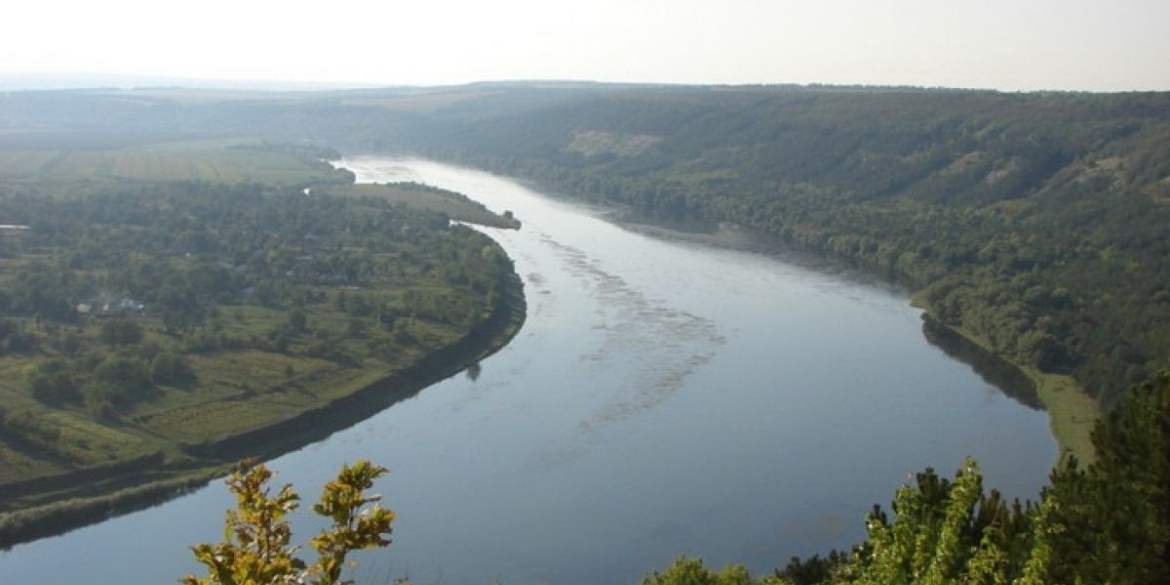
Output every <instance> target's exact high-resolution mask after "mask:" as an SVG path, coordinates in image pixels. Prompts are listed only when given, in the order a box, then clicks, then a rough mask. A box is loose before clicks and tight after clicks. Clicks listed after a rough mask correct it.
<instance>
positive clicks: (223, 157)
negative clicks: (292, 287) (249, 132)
mask: <svg viewBox="0 0 1170 585" xmlns="http://www.w3.org/2000/svg"><path fill="white" fill-rule="evenodd" d="M0 136H2V134H0ZM46 175H51V176H52V177H54V179H55V180H81V179H84V180H95V179H98V180H100V179H129V180H140V181H215V182H228V183H238V182H263V183H273V184H278V185H301V184H306V183H313V182H320V181H327V180H330V179H331V178H333V177H336V174H335V171H333V169H332V167H330V166H329V165H328V164H327V163H324V162H321V161H315V160H311V159H309V158H306V157H299V156H293V155H291V154H289V153H288V152H282V151H280V150H279V149H268V148H265V145H264V143H263V142H261V141H260V140H257V139H248V138H232V139H216V140H196V141H182V142H162V143H146V144H133V145H129V146H123V147H120V148H97V149H87V150H82V149H67V148H64V147H62V148H60V149H39V150H33V149H30V150H22V149H0V179H7V180H19V179H34V178H43V177H45V176H46Z"/></svg>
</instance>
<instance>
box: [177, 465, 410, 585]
mask: <svg viewBox="0 0 1170 585" xmlns="http://www.w3.org/2000/svg"><path fill="white" fill-rule="evenodd" d="M385 473H386V469H385V468H382V467H378V466H374V465H371V464H370V463H369V462H368V461H358V462H357V463H355V464H354V465H353V466H352V467H350V466H348V465H344V466H342V468H341V472H340V473H339V474H338V476H337V479H335V480H333V481H330V482H329V483H328V484H326V485H325V488H324V491H323V493H322V494H321V498H320V500H319V501H318V503H316V504H314V505H313V511H314V512H316V513H317V514H320V515H321V516H324V517H326V518H328V519H329V520H330V521H331V522H332V525H331V527H330V528H327V529H325V530H323V531H322V532H321V533H320V534H319V535H317V536H316V537H314V538H313V539H312V545H313V548H314V549H315V550H316V551H317V554H318V557H317V561H316V562H314V563H312V564H309V563H307V562H306V561H304V560H302V559H300V558H298V557H297V556H296V554H297V552H298V551H299V547H297V546H294V545H292V544H291V542H292V529H291V527H290V526H289V522H288V519H287V517H288V515H289V514H291V513H293V512H294V511H296V509H297V507H298V505H299V502H300V497H299V496H297V494H296V492H294V491H293V490H292V486H290V485H287V484H286V485H284V486H282V487H281V488H280V490H278V491H277V492H276V493H275V494H273V493H272V490H271V488H270V487H269V485H268V482H269V480H270V479H272V476H273V474H272V472H271V471H269V470H268V468H267V467H265V466H264V465H263V464H255V465H250V464H245V466H244V468H243V469H241V470H239V471H236V472H235V473H233V474H232V476H231V477H230V478H229V479H228V482H227V483H228V488H229V489H230V490H231V492H232V493H233V494H235V496H236V509H235V510H228V511H227V518H226V521H225V527H224V541H223V542H221V543H218V544H215V545H212V544H206V543H204V544H200V545H197V546H195V547H194V548H193V551H194V553H195V558H196V560H198V561H199V562H200V563H202V564H204V565H205V566H206V567H207V569H208V577H206V578H202V579H200V578H196V577H195V576H194V575H188V576H186V577H184V578H183V579H182V583H184V584H185V585H275V584H279V583H290V584H291V583H312V584H313V585H339V584H351V583H353V582H352V581H342V580H341V571H342V569H343V568H344V567H345V559H346V556H348V554H349V553H350V552H353V551H356V550H363V549H369V548H375V547H384V546H388V545H389V544H390V539H389V538H388V536H389V534H390V532H391V528H390V524H391V523H392V522H393V521H394V512H392V511H390V510H387V509H384V508H382V507H381V506H380V505H378V503H377V502H378V501H379V497H378V496H372V495H367V494H366V490H368V489H370V488H371V487H373V482H374V480H375V479H377V478H378V477H380V476H382V475H383V474H385ZM371 504H372V505H371Z"/></svg>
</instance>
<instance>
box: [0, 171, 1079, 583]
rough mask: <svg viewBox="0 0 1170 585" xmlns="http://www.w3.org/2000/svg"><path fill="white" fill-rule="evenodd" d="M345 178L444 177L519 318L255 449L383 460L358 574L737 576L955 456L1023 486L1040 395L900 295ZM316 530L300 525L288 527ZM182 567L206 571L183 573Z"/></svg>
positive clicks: (132, 559)
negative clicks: (396, 387)
mask: <svg viewBox="0 0 1170 585" xmlns="http://www.w3.org/2000/svg"><path fill="white" fill-rule="evenodd" d="M341 164H342V165H344V166H346V167H348V168H350V169H351V170H353V171H354V172H355V173H356V174H357V176H358V179H359V180H360V181H363V182H371V181H372V182H391V181H417V182H422V183H428V184H432V185H436V186H440V187H444V188H447V189H451V190H455V191H459V192H462V193H465V194H467V195H468V196H470V197H472V198H473V199H476V200H478V201H481V202H483V203H484V204H486V205H487V206H488V207H489V208H491V209H493V210H496V211H503V210H511V211H513V212H514V213H515V215H516V217H517V218H518V219H520V220H521V221H522V222H523V224H524V226H523V228H522V229H520V230H519V231H501V230H491V229H489V230H485V231H486V232H487V233H489V234H490V235H491V236H492V237H493V238H495V239H496V240H497V241H499V242H500V244H501V245H503V247H504V248H505V250H507V252H508V254H509V256H511V257H512V259H513V260H514V261H515V265H516V270H517V272H518V273H519V274H520V275H521V276H522V277H523V280H524V285H525V295H526V297H527V299H528V320H527V322H526V323H525V325H524V328H523V329H522V330H521V331H520V333H519V334H518V335H517V337H516V338H515V340H513V342H512V343H511V344H510V345H509V346H507V347H506V348H505V349H503V350H502V351H500V352H499V353H497V354H496V355H494V356H492V357H491V358H489V359H487V360H485V361H484V362H483V363H482V364H481V366H482V367H481V368H480V371H479V372H478V375H476V376H472V375H469V374H466V373H465V374H461V375H458V376H455V377H452V378H450V379H448V380H446V381H443V382H441V383H439V384H435V385H434V386H431V387H429V388H427V389H426V390H424V391H423V392H422V393H421V394H419V395H418V396H417V397H415V398H413V399H410V400H407V401H405V402H402V403H399V404H396V405H394V406H392V407H391V408H389V409H387V410H385V411H383V412H381V413H380V414H377V415H375V416H373V417H372V418H370V419H368V420H366V421H364V422H362V423H360V424H358V425H356V426H354V427H352V428H350V429H348V430H345V431H343V432H339V433H336V434H334V435H333V436H331V437H329V438H328V439H326V440H324V441H321V442H319V443H315V444H312V445H309V446H307V447H305V448H303V449H301V450H299V451H297V452H294V453H291V454H288V455H286V456H284V457H281V458H279V459H277V460H275V461H273V462H272V463H271V466H272V467H273V468H274V469H275V470H276V471H277V472H278V474H279V475H278V476H277V480H278V481H279V482H291V483H293V484H294V486H295V487H296V488H297V489H298V491H299V492H300V493H301V494H302V495H303V496H304V499H305V500H306V501H307V502H306V506H305V509H306V510H307V509H308V505H307V503H308V502H311V501H312V500H315V499H316V496H317V494H319V493H320V486H321V485H322V484H323V483H324V482H325V481H326V480H327V479H328V478H329V477H331V476H333V475H334V474H335V473H336V470H337V468H338V467H339V466H340V465H341V463H342V462H348V461H354V460H356V459H360V458H366V459H370V460H372V461H374V462H375V463H378V464H381V465H384V466H387V467H389V468H390V469H391V473H390V475H388V476H387V477H386V478H384V479H383V480H382V481H380V483H379V485H378V491H379V492H380V493H382V494H383V495H384V496H385V502H386V505H388V507H390V508H393V509H394V510H395V511H396V512H397V513H398V515H399V519H398V520H397V521H396V522H395V524H394V543H393V544H392V545H391V546H390V547H389V548H387V549H383V550H378V551H374V552H371V553H368V554H363V555H361V556H359V557H358V561H359V564H358V566H357V569H356V570H355V571H354V572H353V575H352V576H353V577H354V578H356V579H357V580H358V582H359V583H361V584H363V585H365V584H367V583H369V584H372V583H382V582H389V581H390V580H392V579H395V578H398V577H408V578H409V579H410V580H411V581H412V582H413V583H415V584H416V585H419V584H430V583H454V584H465V583H466V584H472V583H478V584H487V583H491V582H493V581H497V580H498V581H500V582H502V583H505V584H509V585H527V584H536V583H561V584H601V583H607V584H610V583H629V584H633V583H636V582H637V580H638V579H639V578H640V577H641V576H642V575H643V574H644V573H645V572H647V571H649V570H653V569H655V568H662V567H665V566H666V565H668V564H669V563H670V562H671V560H672V559H674V558H675V557H677V556H679V555H684V554H685V555H696V556H701V557H703V558H704V560H705V561H706V563H707V564H708V565H709V566H722V565H723V564H726V563H729V562H740V563H744V564H746V565H747V566H748V567H749V568H750V569H751V570H752V571H753V572H765V571H770V570H771V569H772V568H774V567H777V566H783V565H784V564H785V563H786V562H787V561H788V559H789V557H791V556H792V555H802V556H803V555H811V554H813V553H824V552H827V551H828V550H829V549H831V548H846V547H848V546H849V545H851V544H853V543H855V542H858V541H859V540H861V539H862V538H864V535H865V531H864V526H863V518H864V516H865V513H866V512H867V511H868V510H869V509H870V507H871V506H872V505H873V504H874V503H881V504H883V506H888V503H889V500H890V499H891V498H892V496H893V493H894V490H895V488H897V487H898V486H899V485H901V484H903V483H906V482H908V481H909V480H910V477H911V474H913V473H914V472H916V471H920V470H922V469H923V468H925V467H927V466H933V467H934V468H936V469H938V470H939V471H940V472H941V473H943V474H946V475H948V476H949V475H951V474H952V473H953V472H954V470H955V469H956V468H958V467H959V466H960V464H961V463H962V461H963V458H964V457H965V456H967V455H972V456H974V457H976V458H977V459H978V460H979V462H980V463H981V465H982V467H983V470H984V475H985V481H984V485H986V486H994V487H998V488H999V489H1000V490H1001V491H1003V492H1005V493H1006V494H1007V495H1009V496H1016V497H1021V498H1032V499H1035V498H1036V496H1037V493H1038V490H1039V488H1040V487H1041V486H1042V485H1043V484H1044V483H1045V482H1046V479H1047V474H1048V471H1049V469H1050V467H1051V465H1052V463H1053V461H1054V459H1055V456H1056V452H1057V450H1056V444H1055V442H1054V441H1053V439H1052V437H1051V436H1050V434H1049V431H1048V420H1047V417H1046V416H1045V414H1044V413H1043V412H1038V411H1035V410H1031V409H1029V408H1027V407H1025V406H1023V405H1021V404H1020V403H1018V402H1016V401H1014V400H1012V399H1010V398H1008V397H1007V396H1005V395H1004V394H1002V393H1001V392H1000V391H999V390H997V389H996V388H994V387H992V386H990V385H988V384H987V383H986V382H984V381H983V380H982V379H981V378H980V377H979V376H978V375H977V374H975V373H974V372H973V371H972V370H971V368H970V367H968V366H967V365H964V364H962V363H960V362H957V361H954V360H952V359H951V358H949V357H947V356H946V355H945V354H944V353H943V352H942V351H941V350H939V349H937V348H935V347H934V346H932V345H930V344H929V343H928V342H927V341H926V339H925V338H924V337H923V332H922V324H921V319H920V311H918V310H916V309H914V308H912V307H910V306H909V303H908V297H907V294H906V291H904V290H901V289H899V288H897V287H893V286H890V285H887V284H883V283H880V282H873V281H872V280H867V279H865V278H864V277H862V276H860V275H857V274H854V273H851V272H849V271H843V270H839V269H832V268H831V267H825V266H810V265H808V264H807V263H802V262H794V261H791V260H785V259H782V258H777V257H774V256H765V255H761V254H754V253H749V252H742V251H736V250H733V249H727V248H718V247H712V246H707V245H703V244H698V243H693V242H689V241H686V240H682V239H661V238H655V237H648V236H645V235H641V234H639V233H635V232H633V231H629V230H627V229H623V228H622V227H619V226H617V225H614V224H613V223H609V222H607V221H606V220H605V214H604V213H603V212H602V211H601V210H597V209H590V208H587V207H583V206H579V205H575V204H572V203H569V202H566V201H563V200H558V199H554V198H550V197H547V196H545V195H543V194H541V193H538V192H536V191H534V190H532V189H531V188H528V187H525V186H522V185H521V184H518V183H517V182H515V181H512V180H509V179H507V178H502V177H498V176H493V175H491V174H487V173H484V172H479V171H475V170H468V169H464V168H457V167H452V166H449V165H444V164H439V163H435V162H429V161H423V160H414V159H410V160H401V159H388V158H373V157H359V158H352V159H348V160H345V161H343V162H342V163H341ZM231 505H232V500H231V498H230V495H229V494H228V493H227V491H226V489H225V488H224V487H223V485H222V483H221V482H215V483H213V484H212V485H210V486H209V487H207V488H204V489H201V490H197V491H195V492H192V493H190V494H188V495H186V496H183V497H180V498H177V499H174V500H171V501H169V502H167V503H165V504H163V505H160V506H157V507H155V508H152V509H148V510H144V511H141V512H137V513H133V514H129V515H125V516H120V517H117V518H112V519H110V520H107V521H105V522H103V523H100V524H97V525H93V526H90V527H88V528H84V529H80V530H76V531H73V532H70V533H68V534H65V535H63V536H58V537H54V538H48V539H44V540H40V541H37V542H34V543H30V544H26V545H20V546H16V547H14V548H13V549H11V550H9V551H7V552H3V553H0V582H3V583H14V584H15V583H88V584H103V583H109V584H118V585H140V584H141V585H147V584H150V585H154V584H164V583H174V582H175V580H176V579H177V578H178V577H180V576H182V575H184V574H186V573H189V572H198V571H199V569H200V567H199V566H197V565H196V564H195V563H194V562H193V561H192V560H191V555H190V552H189V550H188V547H189V546H190V545H192V544H195V543H197V542H204V541H218V540H219V539H220V538H221V537H222V522H223V510H224V509H225V508H228V507H230V506H231ZM317 529H318V525H317V524H315V523H314V521H313V519H311V518H307V517H304V518H298V520H297V523H296V524H295V525H294V534H295V535H296V536H297V537H299V538H298V542H301V543H304V542H307V539H308V538H309V536H311V535H312V534H313V533H315V532H316V531H317ZM199 574H200V575H205V573H203V572H199Z"/></svg>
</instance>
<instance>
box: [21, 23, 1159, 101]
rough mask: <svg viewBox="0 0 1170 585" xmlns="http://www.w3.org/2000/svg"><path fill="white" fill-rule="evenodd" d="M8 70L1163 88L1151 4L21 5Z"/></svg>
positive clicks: (253, 80)
mask: <svg viewBox="0 0 1170 585" xmlns="http://www.w3.org/2000/svg"><path fill="white" fill-rule="evenodd" d="M7 12H8V14H7V16H8V21H9V22H10V23H12V24H14V25H16V26H12V27H11V30H10V31H9V33H8V34H6V35H4V37H3V38H0V76H3V77H4V78H6V79H12V78H16V77H20V76H25V77H27V76H50V77H51V76H62V75H64V76H110V77H115V78H117V77H123V78H158V79H161V80H164V81H165V80H183V81H201V80H206V81H211V82H219V83H221V84H223V83H232V84H244V85H248V84H257V82H259V84H260V85H265V84H266V85H282V84H283V85H290V84H292V85H303V84H309V85H319V86H322V87H371V86H377V87H387V86H411V87H433V86H446V85H463V84H467V83H474V82H484V81H510V80H581V81H595V82H601V83H607V82H608V83H650V84H683V85H743V84H769V85H771V84H797V85H810V84H825V85H866V86H913V87H946V88H955V89H994V90H1000V91H1037V90H1054V91H1091V92H1117V91H1151V90H1153V91H1165V90H1170V67H1168V66H1167V65H1166V64H1165V56H1166V55H1168V54H1170V35H1165V34H1164V31H1163V30H1162V28H1163V26H1164V23H1166V22H1170V3H1166V2H1158V1H1153V0H1115V1H1114V2H1110V3H1102V2H1093V1H1090V0H1064V1H1060V2H1056V1H1054V0H1014V1H1008V0H986V1H984V2H979V3H938V2H927V1H924V0H887V1H886V2H872V1H871V2H866V1H864V0H835V1H822V2H812V1H789V0H776V1H765V0H729V1H728V2H722V3H718V4H713V3H708V2H702V1H700V0H675V1H673V2H665V1H662V0H626V1H624V2H620V1H617V0H597V1H594V2H590V3H589V4H582V3H548V2H536V1H535V0H499V1H498V2H495V3H478V2H466V1H462V0H435V1H432V2H429V3H426V4H422V3H410V4H404V3H398V4H386V3H372V2H366V1H364V0H341V1H340V2H336V3H332V4H330V5H328V7H327V9H324V8H323V7H322V6H320V5H289V4H287V3H276V2H272V1H270V0H256V1H252V2H247V3H239V2H233V3H229V2H226V1H225V0H206V1H205V2H202V3H200V4H198V5H171V4H158V3H152V2H145V1H143V0H110V1H109V2H105V3H96V4H95V3H82V2H77V1H76V0H65V1H63V2H51V3H21V4H19V5H17V6H14V7H11V8H9V10H8V11H7Z"/></svg>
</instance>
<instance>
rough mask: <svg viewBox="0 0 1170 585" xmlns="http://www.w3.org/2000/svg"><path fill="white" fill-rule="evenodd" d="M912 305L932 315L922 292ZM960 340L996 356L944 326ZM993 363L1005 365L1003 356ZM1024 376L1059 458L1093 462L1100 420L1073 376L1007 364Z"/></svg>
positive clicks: (981, 342) (965, 333)
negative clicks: (1095, 431)
mask: <svg viewBox="0 0 1170 585" xmlns="http://www.w3.org/2000/svg"><path fill="white" fill-rule="evenodd" d="M911 304H912V305H914V306H915V307H918V308H920V309H922V310H924V311H926V312H927V314H928V315H930V314H932V313H931V308H930V306H929V304H928V303H927V301H926V295H925V294H924V291H919V292H917V293H915V294H914V295H913V297H912V299H911ZM945 327H947V328H948V329H949V330H951V331H953V332H955V333H956V334H958V335H960V336H962V337H963V338H964V339H966V340H967V341H968V342H970V343H972V344H975V345H977V346H978V347H980V348H982V349H983V350H984V351H985V352H987V354H988V355H996V354H995V352H994V351H993V349H992V348H991V345H990V344H988V343H987V342H986V341H985V340H983V339H980V337H979V336H977V335H974V334H973V333H971V332H970V331H968V330H964V329H963V328H961V327H953V326H945ZM996 359H1000V360H1004V361H1007V360H1006V359H1005V358H1003V357H1002V356H996ZM1008 363H1010V364H1012V365H1013V366H1015V367H1016V368H1018V369H1019V370H1020V371H1022V372H1023V373H1025V374H1026V375H1027V376H1028V378H1029V379H1030V380H1031V382H1032V384H1033V385H1034V387H1035V392H1036V395H1037V397H1038V398H1039V399H1040V402H1042V403H1043V404H1044V410H1045V411H1046V412H1047V413H1048V421H1049V427H1050V428H1051V430H1052V436H1053V437H1054V438H1055V439H1056V443H1057V446H1058V447H1059V449H1060V457H1061V458H1064V457H1066V456H1068V455H1074V456H1076V458H1077V459H1079V460H1080V461H1082V462H1084V463H1090V462H1092V461H1094V460H1096V452H1095V451H1094V448H1093V443H1092V441H1091V440H1090V435H1091V434H1092V431H1093V425H1094V424H1096V422H1097V419H1098V418H1100V416H1101V410H1100V408H1099V407H1098V405H1097V402H1096V401H1095V400H1093V398H1092V397H1090V396H1089V395H1088V394H1087V393H1085V391H1084V390H1083V389H1082V388H1081V387H1080V386H1078V385H1077V383H1076V380H1074V379H1073V378H1072V376H1068V375H1064V374H1055V373H1045V372H1041V371H1039V370H1038V369H1036V368H1034V367H1029V366H1026V365H1022V364H1017V363H1013V362H1010V361H1009V362H1008Z"/></svg>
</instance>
